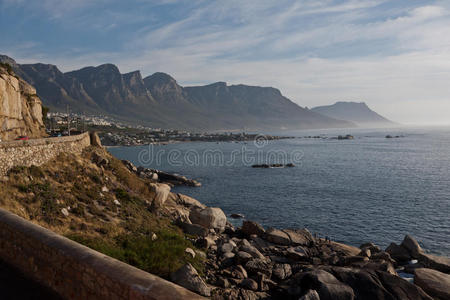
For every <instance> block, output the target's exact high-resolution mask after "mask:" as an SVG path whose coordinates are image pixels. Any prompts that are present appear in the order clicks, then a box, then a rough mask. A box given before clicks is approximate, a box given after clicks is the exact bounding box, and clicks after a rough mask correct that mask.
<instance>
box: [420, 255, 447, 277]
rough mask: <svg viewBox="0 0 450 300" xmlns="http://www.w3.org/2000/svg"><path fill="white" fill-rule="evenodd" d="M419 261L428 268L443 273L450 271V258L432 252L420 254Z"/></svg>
mask: <svg viewBox="0 0 450 300" xmlns="http://www.w3.org/2000/svg"><path fill="white" fill-rule="evenodd" d="M419 262H420V263H421V264H423V265H424V266H425V267H426V268H429V269H434V270H437V271H439V272H443V273H447V274H448V273H450V258H448V257H444V256H436V255H431V254H424V253H422V254H420V255H419Z"/></svg>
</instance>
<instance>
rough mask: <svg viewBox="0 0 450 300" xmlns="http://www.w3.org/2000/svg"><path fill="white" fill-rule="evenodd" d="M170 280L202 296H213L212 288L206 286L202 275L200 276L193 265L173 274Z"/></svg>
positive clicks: (185, 266) (188, 265)
mask: <svg viewBox="0 0 450 300" xmlns="http://www.w3.org/2000/svg"><path fill="white" fill-rule="evenodd" d="M170 279H171V280H172V281H173V282H175V283H176V284H179V285H181V286H182V287H185V288H187V289H188V290H191V291H193V292H196V293H198V294H200V295H202V296H207V297H209V296H211V288H209V287H208V286H207V285H206V283H205V282H204V281H203V279H202V278H201V277H200V275H198V272H197V270H195V268H194V267H193V266H192V265H191V264H186V265H184V266H183V267H181V268H180V269H179V270H178V271H176V272H174V273H172V274H171V275H170Z"/></svg>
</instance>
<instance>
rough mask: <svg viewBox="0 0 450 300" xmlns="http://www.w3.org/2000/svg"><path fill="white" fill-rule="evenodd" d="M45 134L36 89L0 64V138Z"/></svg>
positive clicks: (8, 138) (10, 138) (40, 103)
mask: <svg viewBox="0 0 450 300" xmlns="http://www.w3.org/2000/svg"><path fill="white" fill-rule="evenodd" d="M44 134H45V131H44V124H43V121H42V102H41V100H40V99H39V97H38V96H37V95H36V90H35V89H34V88H33V87H32V86H31V85H29V84H28V83H26V82H25V81H23V80H22V79H20V78H18V77H16V76H15V75H14V73H12V71H10V70H9V69H8V68H7V67H6V66H3V65H0V139H1V140H2V141H6V140H13V139H15V138H16V137H17V136H19V135H26V136H29V137H41V136H43V135H44Z"/></svg>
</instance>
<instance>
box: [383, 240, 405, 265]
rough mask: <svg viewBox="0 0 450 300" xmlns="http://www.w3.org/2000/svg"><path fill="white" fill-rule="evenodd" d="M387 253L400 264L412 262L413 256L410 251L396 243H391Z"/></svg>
mask: <svg viewBox="0 0 450 300" xmlns="http://www.w3.org/2000/svg"><path fill="white" fill-rule="evenodd" d="M385 251H386V252H387V253H389V255H390V256H391V257H392V258H393V259H395V261H396V262H398V263H406V262H408V261H409V260H411V254H409V252H408V250H406V248H405V247H402V246H399V245H397V244H396V243H391V244H390V245H389V246H388V247H387V248H386V250H385Z"/></svg>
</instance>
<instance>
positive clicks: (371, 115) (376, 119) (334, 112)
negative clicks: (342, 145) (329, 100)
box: [311, 101, 395, 126]
mask: <svg viewBox="0 0 450 300" xmlns="http://www.w3.org/2000/svg"><path fill="white" fill-rule="evenodd" d="M311 110H312V111H314V112H317V113H320V114H322V115H324V116H328V117H330V118H335V119H339V120H347V121H351V122H354V123H356V124H358V125H361V126H392V125H395V123H394V122H392V121H390V120H388V119H386V118H385V117H383V116H381V115H379V114H378V113H376V112H374V111H373V110H371V109H370V108H369V107H368V106H367V104H366V103H364V102H342V101H341V102H336V103H335V104H333V105H327V106H318V107H314V108H312V109H311Z"/></svg>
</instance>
